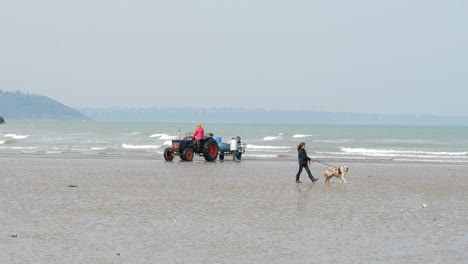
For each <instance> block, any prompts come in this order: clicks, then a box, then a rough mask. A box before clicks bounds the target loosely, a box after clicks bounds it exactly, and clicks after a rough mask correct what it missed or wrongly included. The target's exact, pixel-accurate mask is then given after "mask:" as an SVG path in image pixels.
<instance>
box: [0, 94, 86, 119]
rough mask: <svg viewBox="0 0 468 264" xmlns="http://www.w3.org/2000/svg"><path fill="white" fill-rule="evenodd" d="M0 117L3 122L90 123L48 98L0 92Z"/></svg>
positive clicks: (79, 114) (80, 115)
mask: <svg viewBox="0 0 468 264" xmlns="http://www.w3.org/2000/svg"><path fill="white" fill-rule="evenodd" d="M0 116H3V117H4V118H5V120H6V121H7V122H8V120H36V119H39V120H59V121H91V120H92V119H91V118H89V117H88V116H86V115H84V114H82V113H80V112H78V111H77V110H75V109H73V108H70V107H68V106H66V105H64V104H61V103H59V102H57V101H55V100H52V99H50V98H49V97H46V96H42V95H35V94H25V93H22V92H20V91H16V92H6V91H2V90H0Z"/></svg>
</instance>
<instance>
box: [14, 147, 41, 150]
mask: <svg viewBox="0 0 468 264" xmlns="http://www.w3.org/2000/svg"><path fill="white" fill-rule="evenodd" d="M10 149H16V150H18V149H19V150H22V149H37V147H10Z"/></svg>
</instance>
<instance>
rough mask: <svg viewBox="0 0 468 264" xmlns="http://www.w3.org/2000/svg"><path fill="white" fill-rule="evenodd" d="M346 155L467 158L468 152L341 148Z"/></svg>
mask: <svg viewBox="0 0 468 264" xmlns="http://www.w3.org/2000/svg"><path fill="white" fill-rule="evenodd" d="M340 149H341V150H342V151H344V152H346V153H353V154H362V155H377V154H380V155H382V154H387V155H388V154H396V155H404V154H413V155H414V154H420V155H445V156H467V155H468V152H447V151H420V150H393V149H366V148H340Z"/></svg>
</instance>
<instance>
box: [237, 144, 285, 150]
mask: <svg viewBox="0 0 468 264" xmlns="http://www.w3.org/2000/svg"><path fill="white" fill-rule="evenodd" d="M246 148H247V149H290V148H291V147H287V146H259V145H252V144H247V145H246Z"/></svg>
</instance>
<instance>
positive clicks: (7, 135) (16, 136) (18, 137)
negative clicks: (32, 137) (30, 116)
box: [3, 134, 29, 139]
mask: <svg viewBox="0 0 468 264" xmlns="http://www.w3.org/2000/svg"><path fill="white" fill-rule="evenodd" d="M3 137H9V138H13V139H25V138H28V137H29V136H28V135H16V134H5V135H3Z"/></svg>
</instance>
